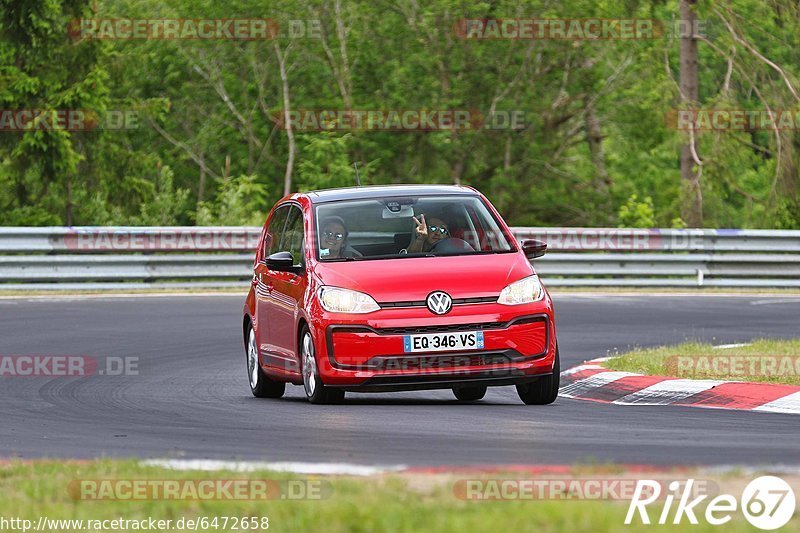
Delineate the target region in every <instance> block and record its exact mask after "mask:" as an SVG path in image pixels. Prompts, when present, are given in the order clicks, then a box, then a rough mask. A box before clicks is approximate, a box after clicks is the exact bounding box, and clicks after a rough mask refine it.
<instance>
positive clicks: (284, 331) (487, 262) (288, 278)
mask: <svg viewBox="0 0 800 533" xmlns="http://www.w3.org/2000/svg"><path fill="white" fill-rule="evenodd" d="M545 248H546V244H544V243H542V242H540V241H523V242H522V243H521V244H518V243H517V242H516V241H515V239H514V237H513V236H512V234H511V232H510V231H509V229H508V226H506V224H505V222H504V221H503V220H502V219H501V218H500V215H499V214H498V213H497V211H496V210H495V209H494V207H493V206H492V205H491V204H490V203H489V201H488V200H487V199H486V198H485V197H484V196H483V195H482V194H481V193H479V192H478V191H476V190H475V189H472V188H470V187H460V186H439V185H436V186H421V185H404V186H378V187H354V188H346V189H332V190H324V191H315V192H308V193H297V194H292V195H289V196H287V197H286V198H284V199H282V200H281V201H279V202H278V203H277V204H276V205H275V207H274V208H273V209H272V211H271V212H270V214H269V217H268V218H267V221H266V223H265V224H264V228H263V230H262V232H261V238H260V241H259V245H258V250H257V252H256V257H255V263H254V266H253V282H252V286H251V288H250V292H249V294H248V296H247V301H246V303H245V306H244V322H243V333H244V344H245V351H246V355H247V373H248V376H249V380H250V388H251V390H252V392H253V394H254V395H255V396H257V397H266V398H280V397H281V396H282V395H283V393H284V390H285V386H286V383H292V384H295V385H303V387H304V389H305V393H306V395H307V396H308V399H309V400H310V401H311V402H312V403H334V402H338V401H341V400H342V399H343V398H344V394H345V391H359V392H377V391H397V390H416V389H435V388H450V389H452V390H453V393H454V394H455V397H456V398H457V399H458V400H463V401H475V400H480V399H481V398H483V396H484V395H485V394H486V388H487V387H488V386H498V385H516V388H517V392H518V393H519V396H520V398H521V399H522V401H523V402H524V403H526V404H549V403H552V402H553V401H554V400H555V399H556V396H557V395H558V385H559V356H558V343H557V340H556V324H555V320H554V314H553V305H552V302H551V300H550V295H549V294H548V292H547V290H546V289H545V288H544V286H543V285H542V283H541V282H540V281H539V278H538V277H537V276H536V272H535V271H534V269H533V267H532V266H531V263H530V259H533V258H535V257H539V256H541V255H543V254H544V251H545Z"/></svg>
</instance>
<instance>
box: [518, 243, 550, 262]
mask: <svg viewBox="0 0 800 533" xmlns="http://www.w3.org/2000/svg"><path fill="white" fill-rule="evenodd" d="M522 251H523V252H524V253H525V257H527V258H528V259H536V258H537V257H542V256H543V255H544V254H545V252H546V251H547V243H546V242H542V241H537V240H536V239H527V240H524V241H522Z"/></svg>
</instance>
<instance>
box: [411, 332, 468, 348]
mask: <svg viewBox="0 0 800 533" xmlns="http://www.w3.org/2000/svg"><path fill="white" fill-rule="evenodd" d="M403 350H404V351H405V352H406V353H409V352H444V351H451V350H452V351H458V350H483V332H482V331H462V332H459V333H426V334H423V335H404V336H403Z"/></svg>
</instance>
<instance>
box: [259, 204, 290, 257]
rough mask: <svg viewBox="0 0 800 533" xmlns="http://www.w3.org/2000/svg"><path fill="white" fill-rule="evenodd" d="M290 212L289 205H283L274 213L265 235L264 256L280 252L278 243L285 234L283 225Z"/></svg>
mask: <svg viewBox="0 0 800 533" xmlns="http://www.w3.org/2000/svg"><path fill="white" fill-rule="evenodd" d="M287 213H289V208H288V207H287V206H281V207H279V208H278V209H277V210H275V213H274V214H273V215H272V220H270V221H269V228H268V229H267V235H266V236H265V237H264V258H265V259H266V258H267V257H269V256H270V255H272V254H274V253H275V252H280V249H279V248H278V245H279V244H280V242H281V236H282V235H283V226H284V225H285V224H286V215H287Z"/></svg>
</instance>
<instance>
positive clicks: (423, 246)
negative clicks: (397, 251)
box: [407, 213, 450, 254]
mask: <svg viewBox="0 0 800 533" xmlns="http://www.w3.org/2000/svg"><path fill="white" fill-rule="evenodd" d="M412 218H413V219H414V224H416V228H415V229H414V234H413V236H412V239H411V244H410V245H409V246H408V249H407V250H408V253H410V254H413V253H419V252H429V251H430V249H431V248H433V247H434V246H435V245H436V244H437V243H438V242H439V241H442V240H444V239H447V238H449V237H450V228H449V227H448V225H447V223H446V222H445V221H444V220H442V219H441V218H437V217H431V219H430V220H428V221H427V222H426V221H425V214H424V213H422V214H420V215H419V219H417V217H412Z"/></svg>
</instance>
